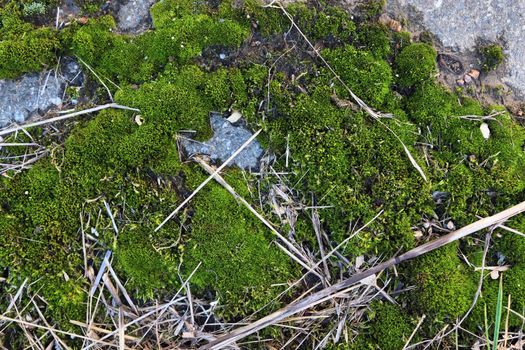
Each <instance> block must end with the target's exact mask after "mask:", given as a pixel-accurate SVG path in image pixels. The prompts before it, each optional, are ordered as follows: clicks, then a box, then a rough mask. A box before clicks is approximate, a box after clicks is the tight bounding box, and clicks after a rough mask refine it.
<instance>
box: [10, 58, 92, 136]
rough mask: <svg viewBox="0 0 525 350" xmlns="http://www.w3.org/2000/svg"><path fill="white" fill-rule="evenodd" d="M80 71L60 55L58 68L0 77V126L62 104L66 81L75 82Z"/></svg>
mask: <svg viewBox="0 0 525 350" xmlns="http://www.w3.org/2000/svg"><path fill="white" fill-rule="evenodd" d="M82 81H83V74H82V71H81V70H80V66H79V65H78V63H76V62H75V61H73V60H71V59H64V61H63V64H62V65H61V69H60V72H59V73H58V74H56V75H55V71H54V70H50V71H45V72H42V73H40V74H37V73H34V74H26V75H24V76H22V77H21V78H18V79H14V80H0V128H3V127H5V126H7V125H9V124H10V123H12V122H15V123H19V124H20V123H23V122H24V121H26V120H27V119H28V118H29V117H31V116H33V115H35V114H38V113H45V112H47V111H48V110H50V109H51V108H53V107H57V106H60V105H61V104H62V98H63V95H64V89H65V86H66V84H70V85H78V84H80V83H82Z"/></svg>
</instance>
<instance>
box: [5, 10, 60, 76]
mask: <svg viewBox="0 0 525 350" xmlns="http://www.w3.org/2000/svg"><path fill="white" fill-rule="evenodd" d="M21 17H22V13H21V10H20V8H19V7H18V6H16V4H15V2H11V3H10V4H8V5H6V6H5V7H3V8H0V79H4V78H15V77H17V76H19V75H21V74H23V73H28V72H36V71H40V70H42V69H43V68H45V67H49V66H50V65H52V64H54V63H55V62H56V54H55V51H56V50H57V49H58V47H59V40H58V37H57V32H56V31H55V30H53V29H51V28H35V27H34V26H33V25H31V24H29V23H26V22H24V21H23V20H22V18H21Z"/></svg>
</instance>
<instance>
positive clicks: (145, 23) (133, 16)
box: [117, 0, 156, 34]
mask: <svg viewBox="0 0 525 350" xmlns="http://www.w3.org/2000/svg"><path fill="white" fill-rule="evenodd" d="M155 2H156V0H129V1H127V2H126V3H125V4H120V5H117V7H118V9H117V18H118V28H119V29H120V30H121V31H123V32H128V33H134V34H138V33H141V32H143V31H145V30H146V29H148V28H150V27H151V17H150V13H149V9H150V8H151V6H152V5H153V4H154V3H155Z"/></svg>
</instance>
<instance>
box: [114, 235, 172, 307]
mask: <svg viewBox="0 0 525 350" xmlns="http://www.w3.org/2000/svg"><path fill="white" fill-rule="evenodd" d="M151 235H152V229H151V228H147V227H144V226H142V227H141V226H139V227H131V228H130V229H127V230H125V231H124V232H121V233H120V236H119V239H118V246H117V251H116V266H117V268H118V269H119V271H122V272H123V273H124V276H127V277H128V284H127V285H128V288H129V289H131V290H134V294H135V295H136V296H141V297H142V298H144V299H146V300H149V299H152V298H154V297H155V294H158V290H163V289H166V288H169V287H170V286H173V285H174V282H175V281H177V276H176V270H175V269H174V268H175V267H176V266H177V263H178V261H177V260H174V261H169V260H166V257H165V255H164V256H163V255H161V252H160V251H158V250H155V249H154V242H153V241H152V239H151V237H150V236H151ZM168 252H169V251H168ZM168 259H169V257H168Z"/></svg>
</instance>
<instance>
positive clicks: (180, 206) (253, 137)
mask: <svg viewBox="0 0 525 350" xmlns="http://www.w3.org/2000/svg"><path fill="white" fill-rule="evenodd" d="M261 131H262V129H259V130H257V132H256V133H255V134H253V135H252V136H251V137H250V138H249V139H248V140H246V142H245V143H243V144H242V146H241V147H239V148H238V149H237V150H236V151H235V152H233V154H232V155H231V156H230V157H229V158H228V159H226V161H225V162H224V163H222V164H221V166H220V167H218V168H217V170H215V172H214V173H213V174H211V175H210V176H209V177H208V178H207V179H206V180H204V181H203V182H202V183H201V184H200V185H199V187H197V188H196V189H195V190H194V191H193V192H192V193H191V194H190V195H189V196H188V198H186V199H185V200H184V201H183V202H182V203H181V204H180V205H179V206H178V207H177V208H176V209H175V210H174V211H172V212H171V214H170V215H168V217H167V218H166V219H164V221H163V222H162V223H161V224H160V225H159V226H157V228H156V229H155V231H154V232H157V231H158V230H160V229H161V228H162V226H164V225H165V224H166V223H167V222H168V221H169V220H170V219H171V218H172V217H173V216H175V215H176V214H177V213H178V212H179V210H181V209H182V208H183V207H184V206H185V205H186V204H187V203H188V202H189V201H190V200H191V199H192V198H193V197H195V195H196V194H197V193H199V191H200V190H201V189H202V188H203V187H204V186H206V184H207V183H208V182H210V181H211V180H212V179H213V178H214V177H215V175H217V174H219V173H220V172H221V171H222V169H224V168H225V167H226V166H227V165H228V164H229V163H230V162H231V161H232V160H233V159H234V158H235V157H237V155H238V154H239V153H241V152H242V150H243V149H245V148H246V147H247V146H248V145H249V144H250V143H252V141H253V140H255V138H256V137H257V136H258V135H259V134H260V133H261Z"/></svg>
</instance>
